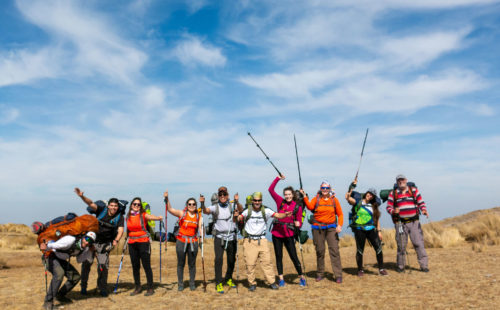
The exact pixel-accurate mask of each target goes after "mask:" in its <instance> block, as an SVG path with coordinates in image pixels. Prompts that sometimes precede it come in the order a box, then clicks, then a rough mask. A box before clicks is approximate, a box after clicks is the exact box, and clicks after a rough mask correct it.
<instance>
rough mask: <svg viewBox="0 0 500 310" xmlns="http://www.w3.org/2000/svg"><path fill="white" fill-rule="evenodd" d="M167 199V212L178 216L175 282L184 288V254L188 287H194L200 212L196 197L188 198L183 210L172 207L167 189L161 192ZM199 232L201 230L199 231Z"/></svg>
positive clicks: (180, 287) (192, 288) (179, 287)
mask: <svg viewBox="0 0 500 310" xmlns="http://www.w3.org/2000/svg"><path fill="white" fill-rule="evenodd" d="M163 197H164V198H165V201H167V206H168V209H167V210H168V212H169V213H170V214H172V215H173V216H176V217H178V218H179V222H178V223H179V230H178V231H177V234H176V236H175V238H176V239H177V240H176V243H175V250H176V252H177V284H178V287H177V288H178V290H179V291H182V290H184V266H185V265H186V256H187V258H188V266H189V288H190V289H191V290H192V291H194V290H195V289H196V285H195V282H194V280H195V277H196V256H197V255H198V233H199V232H200V229H201V226H200V217H201V216H200V214H199V213H198V210H197V203H196V199H194V198H189V199H188V200H187V201H186V205H185V207H184V209H183V210H177V209H174V208H172V205H171V204H170V199H167V198H168V190H165V193H163ZM200 234H201V232H200Z"/></svg>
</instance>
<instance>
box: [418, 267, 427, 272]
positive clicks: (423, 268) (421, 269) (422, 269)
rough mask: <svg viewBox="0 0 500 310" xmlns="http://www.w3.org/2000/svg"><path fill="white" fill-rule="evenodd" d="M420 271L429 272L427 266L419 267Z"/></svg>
mask: <svg viewBox="0 0 500 310" xmlns="http://www.w3.org/2000/svg"><path fill="white" fill-rule="evenodd" d="M420 271H422V272H429V268H427V267H420Z"/></svg>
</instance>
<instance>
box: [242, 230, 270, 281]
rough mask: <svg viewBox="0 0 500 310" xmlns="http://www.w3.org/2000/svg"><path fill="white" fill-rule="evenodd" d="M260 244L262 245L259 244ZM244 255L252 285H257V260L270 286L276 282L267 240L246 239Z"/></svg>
mask: <svg viewBox="0 0 500 310" xmlns="http://www.w3.org/2000/svg"><path fill="white" fill-rule="evenodd" d="M259 243H260V244H259ZM243 255H244V256H245V264H246V265H247V277H248V283H249V284H250V285H255V284H256V282H255V268H256V267H257V260H259V264H260V266H261V268H262V271H263V272H264V276H265V277H266V280H267V282H268V284H273V283H274V282H275V274H274V268H273V265H272V263H271V254H270V252H269V246H268V241H267V239H260V242H259V240H252V239H248V238H246V239H245V240H244V241H243Z"/></svg>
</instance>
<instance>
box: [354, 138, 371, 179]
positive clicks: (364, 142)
mask: <svg viewBox="0 0 500 310" xmlns="http://www.w3.org/2000/svg"><path fill="white" fill-rule="evenodd" d="M367 137H368V128H366V133H365V140H364V141H363V148H362V149H361V156H360V158H359V164H358V170H357V171H356V176H355V177H354V180H356V181H357V180H358V174H359V168H361V160H362V159H363V153H364V151H365V144H366V138H367Z"/></svg>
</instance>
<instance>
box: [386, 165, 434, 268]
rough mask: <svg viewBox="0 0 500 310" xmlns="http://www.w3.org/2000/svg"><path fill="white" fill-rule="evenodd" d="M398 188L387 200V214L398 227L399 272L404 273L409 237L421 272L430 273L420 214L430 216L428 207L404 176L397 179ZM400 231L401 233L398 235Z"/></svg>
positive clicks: (415, 188)
mask: <svg viewBox="0 0 500 310" xmlns="http://www.w3.org/2000/svg"><path fill="white" fill-rule="evenodd" d="M396 182H397V186H396V188H395V189H394V190H392V191H390V193H389V198H388V200H387V208H386V209H387V212H388V213H389V214H390V215H391V216H392V219H393V222H394V223H395V225H396V242H397V244H398V251H397V265H398V266H397V269H396V271H397V272H400V273H401V272H404V269H405V255H407V252H406V247H407V245H408V236H409V237H410V240H411V243H412V244H413V247H414V248H415V252H417V258H418V263H419V265H420V271H422V272H429V265H428V263H429V262H428V258H427V252H426V251H425V247H424V234H423V232H422V226H421V225H420V221H419V215H420V212H421V213H423V214H424V215H425V216H427V217H428V216H429V213H428V211H427V207H426V205H425V202H424V200H423V199H422V196H421V195H420V192H419V190H418V189H417V187H416V186H409V184H408V180H407V179H406V177H405V176H404V175H402V174H399V175H398V176H397V177H396ZM398 230H399V231H400V233H398Z"/></svg>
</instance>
